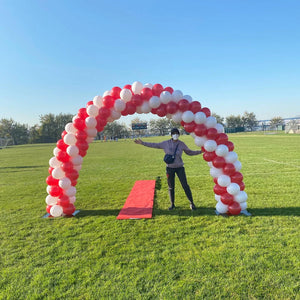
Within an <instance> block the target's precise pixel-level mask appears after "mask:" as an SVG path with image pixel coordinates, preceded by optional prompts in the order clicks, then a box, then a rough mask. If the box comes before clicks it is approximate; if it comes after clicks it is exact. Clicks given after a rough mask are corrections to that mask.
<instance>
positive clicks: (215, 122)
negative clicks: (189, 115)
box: [205, 116, 217, 128]
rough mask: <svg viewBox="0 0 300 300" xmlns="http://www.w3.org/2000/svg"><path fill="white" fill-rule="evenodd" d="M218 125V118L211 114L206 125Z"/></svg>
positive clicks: (210, 126)
mask: <svg viewBox="0 0 300 300" xmlns="http://www.w3.org/2000/svg"><path fill="white" fill-rule="evenodd" d="M216 125H217V119H216V118H215V117H212V116H209V117H207V118H206V122H205V126H206V127H207V128H213V127H215V126H216Z"/></svg>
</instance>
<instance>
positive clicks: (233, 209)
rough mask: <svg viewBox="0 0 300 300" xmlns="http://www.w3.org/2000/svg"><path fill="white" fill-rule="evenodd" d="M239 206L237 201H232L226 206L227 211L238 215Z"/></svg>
mask: <svg viewBox="0 0 300 300" xmlns="http://www.w3.org/2000/svg"><path fill="white" fill-rule="evenodd" d="M241 210H242V209H241V206H240V204H239V203H238V202H236V201H234V202H233V203H232V204H230V205H229V206H228V212H229V213H230V214H232V215H238V214H239V213H240V212H241Z"/></svg>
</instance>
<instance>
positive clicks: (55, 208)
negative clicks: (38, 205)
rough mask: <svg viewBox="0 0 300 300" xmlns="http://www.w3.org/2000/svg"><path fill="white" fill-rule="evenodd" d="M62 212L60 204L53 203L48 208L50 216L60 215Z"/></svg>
mask: <svg viewBox="0 0 300 300" xmlns="http://www.w3.org/2000/svg"><path fill="white" fill-rule="evenodd" d="M62 214H63V208H62V207H61V206H60V205H53V206H52V207H51V208H50V215H51V216H52V217H60V216H61V215H62Z"/></svg>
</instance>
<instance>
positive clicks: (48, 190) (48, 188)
mask: <svg viewBox="0 0 300 300" xmlns="http://www.w3.org/2000/svg"><path fill="white" fill-rule="evenodd" d="M50 190H51V186H50V185H47V188H46V191H47V194H49V195H50Z"/></svg>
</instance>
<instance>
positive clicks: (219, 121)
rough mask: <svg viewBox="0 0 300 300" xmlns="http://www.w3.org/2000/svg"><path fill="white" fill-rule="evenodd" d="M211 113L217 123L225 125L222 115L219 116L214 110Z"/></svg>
mask: <svg viewBox="0 0 300 300" xmlns="http://www.w3.org/2000/svg"><path fill="white" fill-rule="evenodd" d="M211 115H212V116H213V117H215V118H216V120H217V122H218V123H219V124H222V125H223V126H224V125H225V124H224V118H223V117H221V116H219V115H218V114H216V113H214V112H213V113H212V114H211Z"/></svg>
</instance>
